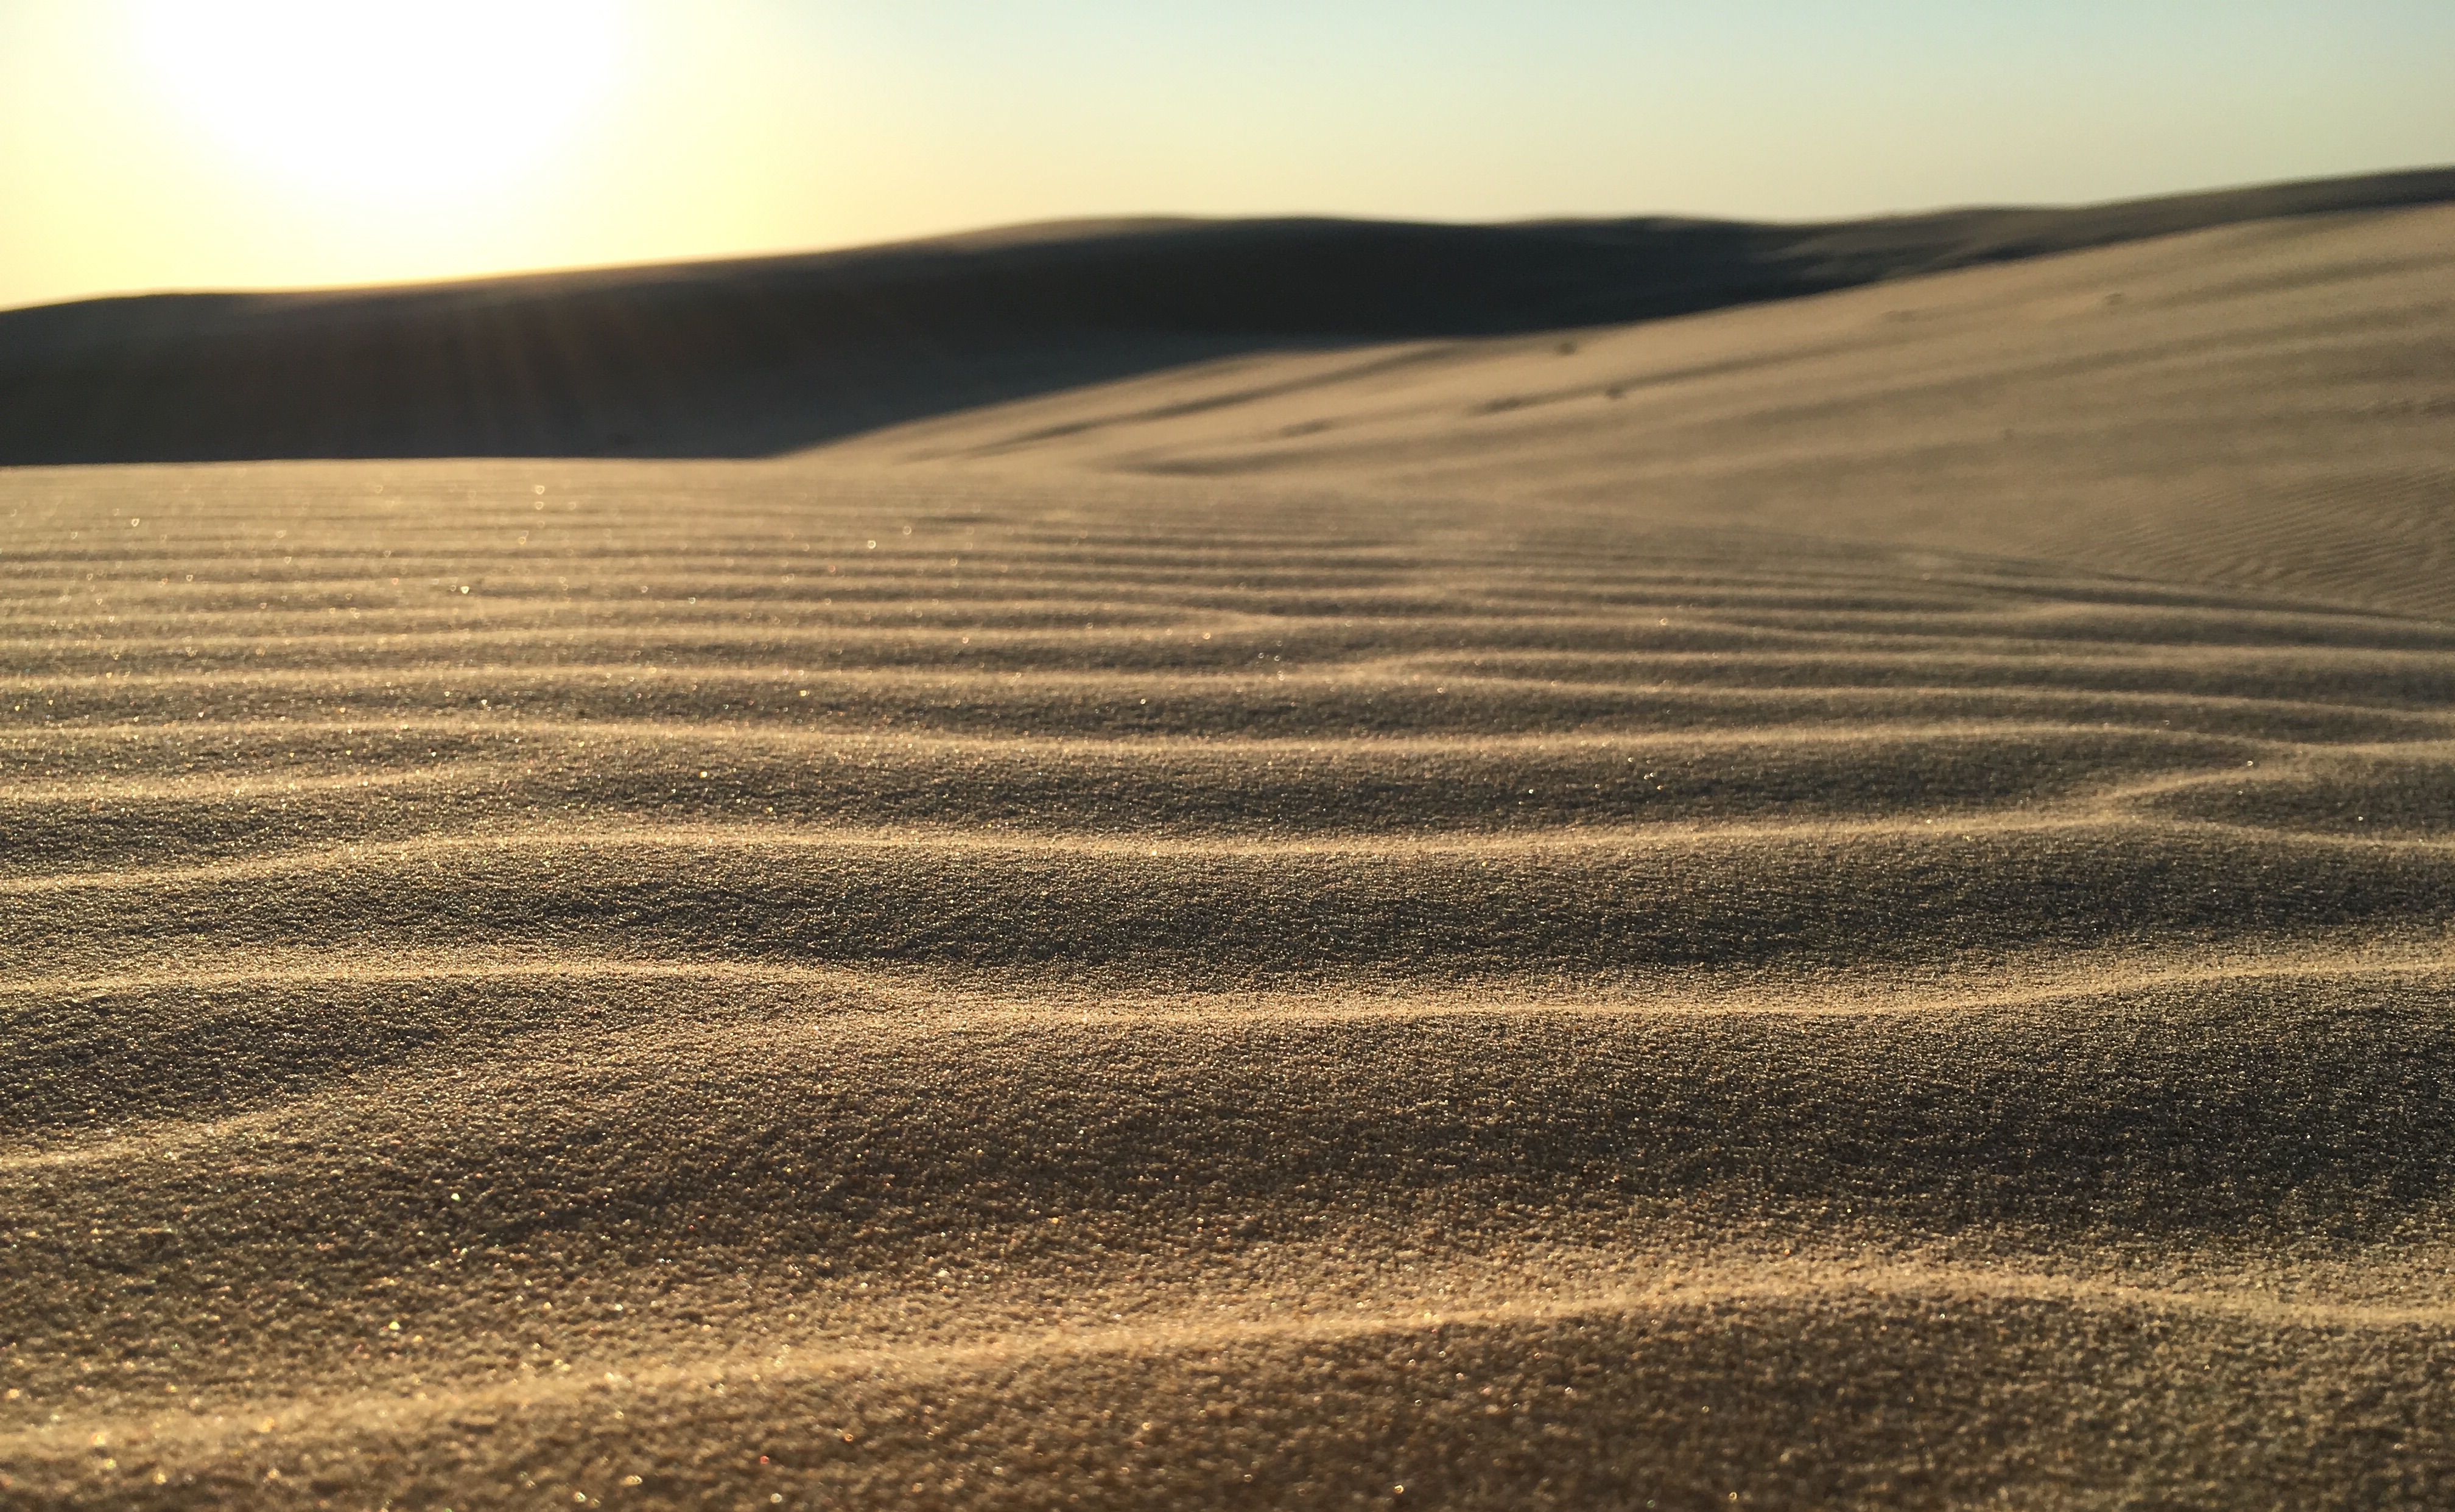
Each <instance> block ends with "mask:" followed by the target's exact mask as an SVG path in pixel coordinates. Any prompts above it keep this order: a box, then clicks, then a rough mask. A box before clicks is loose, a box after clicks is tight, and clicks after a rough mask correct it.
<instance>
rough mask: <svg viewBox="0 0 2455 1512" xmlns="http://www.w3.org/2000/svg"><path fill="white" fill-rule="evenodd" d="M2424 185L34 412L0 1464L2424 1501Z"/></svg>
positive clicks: (172, 1483)
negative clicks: (391, 444) (805, 449)
mask: <svg viewBox="0 0 2455 1512" xmlns="http://www.w3.org/2000/svg"><path fill="white" fill-rule="evenodd" d="M2449 213H2450V212H2446V211H2444V210H2431V209H2422V210H2414V211H2406V212H2374V213H2367V214H2364V215H2358V216H2337V217H2327V218H2321V219H2303V220H2296V221H2293V222H2289V223H2281V224H2279V223H2269V224H2262V225H2244V226H2240V227H2236V228H2233V229H2230V230H2224V231H2214V232H2194V233H2192V234H2189V235H2185V236H2181V237H2177V238H2171V239H2166V240H2161V241H2146V242H2141V243H2138V244H2137V245H2126V246H2120V247H2109V248H2102V249H2100V250H2096V251H2087V252H2076V253H2072V254H2069V255H2061V256H2050V257H2041V258H2039V259H2038V260H2035V261H2028V262H2022V263H2019V264H2017V265H2010V266H2002V267H1990V268H1981V269H1974V270H1968V271H1963V272H1948V273H1943V274H1938V275H1936V276H1933V277H1928V278H1922V279H1917V280H1913V281H1904V282H1897V283H1892V284H1887V285H1884V286H1882V287H1880V288H1875V289H1863V290H1853V291H1844V292H1836V293H1829V294H1824V295H1820V296H1817V297H1815V298H1812V299H1805V300H1798V301H1794V302H1790V303H1786V304H1784V305H1782V306H1780V307H1777V308H1763V309H1747V310H1735V311H1725V312H1718V313H1713V314H1706V315H1697V316H1693V317H1689V318H1684V319H1681V320H1676V321H1669V322H1655V323H1652V324H1647V325H1641V326H1633V327H1629V328H1626V329H1624V330H1613V331H1582V332H1578V333H1573V334H1570V335H1552V336H1546V337H1543V338H1541V339H1539V340H1538V339H1532V338H1528V337H1524V336H1518V335H1503V336H1497V337H1491V338H1488V339H1480V340H1475V341H1463V340H1459V341H1443V342H1440V343H1436V344H1430V345H1426V344H1422V343H1410V344H1409V345H1407V346H1404V347H1401V348H1393V349H1387V350H1360V349H1359V350H1355V351H1349V352H1344V353H1334V354H1330V353H1312V354H1294V355H1279V356H1270V357H1259V356H1251V355H1248V356H1245V357H1240V358H1238V359H1236V360H1235V362H1234V363H1232V364H1230V365H1228V366H1224V367H1222V366H1212V367H1201V368H1196V369H1192V370H1189V371H1178V372H1171V373H1161V374H1156V375H1152V376H1147V377H1144V378H1139V379H1135V380H1133V381H1132V382H1131V383H1129V384H1126V385H1122V386H1115V387H1108V388H1102V389H1094V390H1087V391H1083V392H1078V393H1068V394H1064V395H1056V396H1049V397H1044V398H1039V399H1033V400H1029V401H1027V402H1025V403H1024V404H1021V405H1018V406H1012V407H1003V408H992V409H987V410H983V411H978V412H975V413H966V414H964V415H960V416H949V417H945V418H942V419H935V420H930V421H927V422H925V423H923V424H920V425H916V426H911V427H905V428H901V429H895V430H889V431H884V432H881V433H877V434H875V435H872V436H868V437H865V438H863V439H861V440H859V441H854V442H847V443H844V444H842V445H841V446H838V447H835V448H831V449H829V450H826V451H822V452H817V453H813V454H806V455H802V456H797V457H792V458H786V459H780V460H771V461H762V462H710V461H700V462H672V461H669V462H643V461H610V460H596V461H572V460H559V461H389V462H354V463H340V462H294V463H282V464H263V465H252V466H243V467H242V466H207V467H188V466H159V467H114V468H58V469H43V468H21V469H15V470H11V471H9V472H7V473H5V474H0V541H5V543H6V547H5V551H0V648H5V649H0V961H5V962H6V963H7V970H6V971H5V972H0V1025H5V1026H6V1032H5V1033H0V1257H5V1262H0V1385H5V1388H6V1396H5V1399H0V1502H6V1503H7V1504H10V1505H12V1506H13V1505H25V1506H29V1507H74V1506H89V1505H91V1506H102V1505H109V1506H160V1507H166V1508H167V1507H193V1506H200V1505H249V1506H289V1505H296V1506H302V1507H306V1506H327V1505H330V1506H362V1505H363V1506H370V1507H372V1506H382V1505H390V1506H394V1507H406V1506H450V1507H455V1508H459V1509H464V1512H465V1509H467V1508H473V1507H491V1506H507V1507H508V1506H537V1505H546V1504H556V1505H597V1504H605V1505H615V1506H624V1505H629V1506H680V1505H689V1506H699V1505H726V1506H731V1505H744V1506H760V1505H800V1506H837V1505H850V1506H905V1505H908V1506H916V1507H920V1506H982V1507H991V1506H1017V1507H1028V1506H1052V1507H1054V1506H1088V1505H1110V1506H1151V1505H1188V1506H1208V1505H1219V1506H1248V1505H1249V1506H1274V1507H1275V1506H1291V1505H1292V1506H1302V1505H1342V1506H1343V1505H1357V1504H1361V1505H1380V1506H1401V1507H1403V1506H1408V1505H1446V1506H1490V1507H1512V1508H1514V1507H1525V1506H1542V1505H1556V1506H1564V1507H1584V1506H1632V1507H1633V1506H1647V1505H1654V1506H1661V1507H1704V1506H1708V1505H1713V1506H1730V1505H1734V1504H1738V1505H1753V1506H1799V1507H1805V1506H1820V1505H1831V1504H1836V1503H1840V1504H1855V1503H1882V1504H1904V1505H1921V1506H1924V1505H1934V1506H1942V1505H1961V1504H1978V1503H1987V1504H2006V1505H2013V1506H2039V1507H2044V1506H2055V1507H2064V1506H2069V1507H2084V1506H2107V1505H2132V1504H2142V1505H2233V1504H2258V1505H2268V1504H2290V1505H2296V1506H2304V1505H2306V1506H2347V1507H2354V1506H2360V1507H2369V1506H2385V1505H2410V1506H2427V1505H2435V1504H2443V1503H2444V1502H2445V1501H2446V1500H2448V1499H2449V1497H2450V1495H2455V1434H2450V1432H2449V1430H2448V1424H2449V1423H2455V1400H2450V1393H2449V1387H2448V1379H2447V1375H2446V1372H2445V1358H2446V1354H2447V1351H2448V1350H2449V1349H2450V1348H2455V1295H2450V1292H2449V1289H2448V1281H2447V1276H2448V1268H2449V1266H2450V1265H2455V1239H2451V1238H2450V1235H2455V1228H2450V1219H2455V1212H2450V1197H2455V1153H2450V1152H2455V1104H2450V1102H2449V1100H2448V1098H2447V1095H2446V1092H2445V1088H2446V1087H2448V1086H2449V1085H2450V1084H2455V1028H2450V1025H2449V1023H2448V1021H2447V1018H2446V1014H2445V1005H2446V1002H2447V1000H2448V996H2449V993H2450V991H2455V624H2450V623H2449V622H2448V621H2447V620H2446V619H2445V617H2444V612H2445V606H2446V605H2447V604H2448V603H2449V600H2448V599H2447V598H2446V596H2445V593H2446V590H2445V584H2444V581H2443V580H2442V579H2441V575H2439V574H2438V573H2437V572H2436V565H2437V564H2440V563H2443V562H2445V561H2447V560H2449V559H2450V557H2449V554H2448V553H2449V548H2450V544H2455V494H2449V493H2448V492H2447V487H2446V482H2447V479H2448V477H2449V476H2450V472H2449V466H2450V459H2449V456H2448V454H2447V451H2446V430H2445V426H2444V425H2443V423H2433V417H2436V418H2438V419H2443V416H2440V414H2439V408H2438V407H2440V406H2443V404H2444V402H2445V397H2446V395H2447V394H2449V393H2455V339H2450V333H2455V328H2450V321H2455V304H2450V303H2449V302H2448V300H2447V297H2446V291H2447V289H2448V288H2449V287H2450V285H2449V284H2448V282H2447V275H2448V272H2449V270H2448V268H2447V257H2448V253H2447V252H2446V251H2445V249H2447V248H2448V247H2455V237H2450V236H2449V234H2448V232H2449V229H2450V226H2455V222H2450V221H2449V220H2448V219H2447V218H2446V217H2447V215H2448V214H2449ZM2109 292H2123V293H2124V294H2125V298H2124V299H2123V300H2122V301H2120V303H2119V304H2116V305H2108V303H2107V302H2106V300H2105V298H2104V295H2105V294H2107V293H2109ZM1901 311H1908V312H1924V313H1922V314H1921V318H1919V319H1915V320H1893V319H1886V318H1885V316H1886V314H1887V312H1901ZM1563 344H1567V345H1570V346H1572V347H1573V348H1574V349H1575V350H1573V351H1572V352H1569V353H1562V352H1561V351H1560V350H1559V349H1560V347H1561V346H1562V345H1563ZM1552 373H1556V374H1558V376H1557V377H1556V378H1554V377H1551V376H1546V375H1548V374H1552ZM1648 373H1652V374H1653V375H1654V376H1653V378H1652V379H1650V380H1649V379H1647V378H1646V377H1645V375H1646V374H1648ZM1538 377H1540V378H1541V382H1540V383H1538V382H1537V379H1538ZM1545 385H1549V387H1545ZM1614 386H1616V387H1618V388H1619V389H1620V391H1621V392H1620V394H1619V396H1618V397H1616V398H1613V397H1610V396H1608V394H1609V390H1610V389H1611V388H1613V387H1614ZM1535 393H1558V394H1561V395H1564V396H1563V397H1560V398H1558V399H1557V400H1556V401H1552V400H1547V401H1545V402H1543V403H1533V402H1526V403H1519V404H1514V405H1509V406H1500V405H1497V404H1496V403H1495V402H1494V401H1496V400H1498V399H1500V398H1504V397H1509V396H1512V395H1518V396H1524V395H1531V394H1535ZM2004 423H2010V424H2012V425H2013V426H2014V429H2015V431H2016V434H2015V435H2014V436H2012V437H2009V438H2006V437H2003V436H2002V435H2000V434H1999V432H2000V430H2001V429H2002V425H2003V424H2004ZM2031 426H2034V427H2037V428H2038V430H2039V434H2038V435H2037V436H2036V437H2034V438H2032V439H2029V440H2023V439H2022V438H2021V436H2020V435H2019V434H2018V433H2017V432H2019V431H2020V430H2022V429H2024V428H2027V427H2031ZM2398 480H2401V481H2398ZM2399 490H2402V492H2399Z"/></svg>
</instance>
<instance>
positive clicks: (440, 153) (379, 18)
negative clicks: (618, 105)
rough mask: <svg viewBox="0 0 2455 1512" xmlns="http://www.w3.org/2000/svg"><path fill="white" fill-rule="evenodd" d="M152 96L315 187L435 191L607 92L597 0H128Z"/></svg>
mask: <svg viewBox="0 0 2455 1512" xmlns="http://www.w3.org/2000/svg"><path fill="white" fill-rule="evenodd" d="M133 20H134V21H135V24H136V29H137V30H136V41H137V45H138V48H139V49H140V50H141V51H142V53H143V55H144V57H145V60H146V62H147V63H148V65H149V66H150V67H151V68H152V71H154V73H155V75H156V76H157V78H158V79H159V81H160V83H161V86H162V90H163V95H164V98H165V99H166V101H167V102H168V103H170V104H172V106H174V107H175V109H176V111H177V113H178V114H179V115H181V116H182V117H184V118H185V119H187V120H189V121H191V122H192V123H193V126H194V128H195V129H197V130H199V131H202V132H203V133H205V134H206V135H207V136H208V137H209V138H210V139H212V140H213V143H214V144H215V145H216V146H217V147H218V148H219V149H220V150H221V151H225V152H228V153H229V154H231V156H232V157H233V159H234V160H235V161H236V162H237V163H239V164H240V165H242V166H244V167H246V168H248V169H251V170H254V171H261V172H264V173H267V174H271V175H274V176H277V177H280V178H283V179H287V180H290V181H293V182H294V183H296V184H298V185H300V186H301V187H305V188H309V189H313V190H314V191H317V192H323V193H329V194H335V195H341V196H347V197H350V198H364V199H371V200H396V199H399V198H401V197H404V196H411V197H419V198H431V197H436V196H438V195H442V196H448V195H453V194H457V193H462V192H472V191H482V190H484V189H488V188H491V187H495V186H497V185H499V184H501V183H502V182H503V181H505V180H507V179H512V178H516V177H517V176H519V175H520V174H522V173H524V172H527V171H533V170H535V169H537V168H538V167H539V166H540V165H541V164H542V162H543V161H544V160H545V159H546V158H547V157H549V156H550V155H551V154H552V153H553V151H555V150H556V149H557V148H558V147H560V146H562V145H564V144H565V142H566V141H567V139H568V138H569V137H570V136H571V135H572V133H573V132H574V131H575V129H576V128H578V126H580V125H581V124H582V122H583V119H584V117H585V116H586V115H587V114H588V113H589V111H590V110H591V108H592V107H594V106H597V105H598V104H599V102H600V101H601V99H602V98H603V96H604V95H605V94H606V93H607V92H608V91H609V89H610V86H611V85H612V83H613V81H614V75H615V73H616V71H617V69H618V65H619V61H620V54H621V51H622V43H623V40H624V38H623V32H624V30H625V28H624V15H623V11H622V8H621V6H620V5H619V4H617V3H610V0H594V3H592V0H482V3H480V0H417V3H415V4H402V3H397V0H136V4H135V5H134V7H133Z"/></svg>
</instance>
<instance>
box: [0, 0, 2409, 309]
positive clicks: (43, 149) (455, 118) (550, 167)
mask: <svg viewBox="0 0 2455 1512" xmlns="http://www.w3.org/2000/svg"><path fill="white" fill-rule="evenodd" d="M303 3H304V0H226V3H225V0H0V214H5V216H6V221H5V224H0V305H8V304H22V303H28V302H32V301H35V300H40V299H50V298H60V297H68V296H72V295H76V294H81V293H89V292H103V291H119V290H132V289H150V288H164V287H203V286H220V287H231V286H269V285H288V284H299V283H337V282H362V281H373V280H381V279H394V278H413V277H436V276H446V275H452V274H457V273H476V272H493V271H498V270H503V269H512V268H526V267H547V266H559V265H567V264H573V263H601V262H616V261H631V260H643V259H656V258H667V257H682V256H696V255H718V254H725V253H732V252H751V251H769V250H783V249H800V248H814V247H827V246H842V245H848V244H853V243H859V242H864V241H875V240H881V239H885V238H890V237H897V236H906V235H916V234H924V233H928V232H940V231H951V230H960V229H964V228H969V227H976V226H982V225H988V224H996V223H1002V222H1011V221H1018V220H1031V219H1043V218H1050V217H1059V216H1075V215H1105V214H1133V213H1144V212H1181V213H1194V214H1255V213H1275V212H1326V213H1339V214H1359V215H1390V216H1410V217H1422V218H1432V219H1454V220H1467V219H1489V218H1512V217H1523V216H1535V215H1552V214H1572V215H1617V214H1636V213H1650V212H1678V213H1692V214H1718V215H1733V216H1755V217H1769V218H1791V219H1796V218H1814V217H1826V216H1844V215H1856V214H1865V213H1873V212H1884V211H1892V210H1911V209H1920V208H1927V207H1933V206H1938V205H1946V204H1963V203H1971V202H1997V203H2001V202H2069V201H2077V200H2092V199H2103V198H2110V197H2117V196H2123V195H2133V194H2147V193H2157V192H2167V191H2178V190H2185V189H2194V188H2203V187H2212V186H2217V185H2224V184H2235V183H2245V182H2255V181H2259V180H2264V179H2274V178H2284V177H2299V176H2308V175H2319V174H2329V173H2342V172H2355V171H2365V170H2373V169H2383V168H2394V167H2413V166H2422V165H2431V164H2443V163H2451V162H2455V87H2451V86H2450V84H2449V82H2448V81H2449V80H2450V79H2455V4H2449V3H2446V0H2438V3H2434V4H2424V3H2418V0H2392V3H2389V0H2338V3H2336V4H2332V5H2320V4H2296V3H2283V0H2231V3H2224V4H2218V3H2212V0H2208V3H2202V0H2165V3H2159V0H2138V3H2133V4H2111V3H2098V0H2059V3H2054V4H2022V3H2012V0H1996V3H1973V0H1962V3H1957V4H1947V3H1942V0H1861V3H1856V4H1841V3H1825V0H1755V3H1748V0H1738V3H1721V4H1712V5H1703V4H1699V5H1677V6H1674V5H1663V4H1616V5H1613V4H1601V3H1569V0H1562V3H1552V4H1541V3H1534V0H1521V3H1518V4H1513V5H1497V4H1463V3H1440V0H1411V3H1405V4H1401V3H1396V0H1308V3H1303V4H1298V3H1292V0H1238V3H1234V4H1167V3H1164V0H1140V3H1125V0H1058V3H1045V4H1000V3H993V0H902V3H876V4H854V3H846V0H835V3H829V0H805V3H797V4H796V3H785V0H737V3H729V4H728V3H725V0H627V3H624V0H603V3H599V4H591V3H588V0H488V3H487V4H484V5H477V4H474V3H472V4H465V5H463V6H461V7H460V9H458V10H454V9H453V8H452V7H451V6H450V5H448V4H447V5H440V6H438V5H437V4H436V3H435V0H429V3H426V4H422V5H404V4H392V3H385V0H363V3H361V4H357V5H352V4H351V3H350V0H322V5H323V9H322V10H310V11H302V10H300V7H301V5H302V4H303ZM336 12H346V13H348V14H349V15H352V16H355V17H360V18H362V20H363V23H364V24H363V25H358V24H356V23H353V25H354V26H355V30H352V28H351V27H343V28H341V29H339V30H334V29H333V28H331V27H319V26H316V25H308V24H303V23H301V22H300V21H299V19H298V18H299V16H301V15H314V16H318V17H329V16H330V15H332V14H334V13H336ZM200 14H201V15H202V16H203V17H204V18H205V19H206V21H207V23H208V25H207V26H206V27H205V28H204V29H203V30H199V28H198V26H197V25H196V21H197V17H198V16H199V15H200ZM521 16H526V17H527V18H528V19H527V21H526V22H525V23H524V24H522V25H521V26H519V27H517V28H507V26H506V23H505V21H504V18H506V17H513V18H517V17H521ZM166 18H167V19H166ZM251 29H253V30H251ZM199 37H203V38H205V39H206V40H204V41H202V42H200V41H199V40H198V39H199ZM214 39H220V40H221V41H226V42H227V43H228V44H229V46H228V50H227V54H226V57H227V59H228V60H235V61H223V60H224V59H225V54H224V53H223V52H217V51H215V47H216V46H217V45H218V43H217V42H216V41H215V40H214ZM472 59H483V60H484V61H485V62H486V63H487V65H488V68H487V70H483V71H478V72H476V73H471V74H469V75H468V76H466V77H463V76H461V73H460V71H459V70H460V63H459V62H457V61H455V60H472ZM336 81H337V82H336ZM293 92H295V96H296V97H295V98H294V99H293V98H292V94H293ZM284 111H287V113H284ZM336 164H337V165H346V171H343V170H341V169H338V168H336V166H335V165H336Z"/></svg>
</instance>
